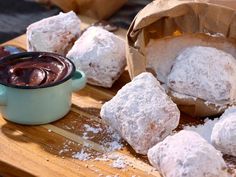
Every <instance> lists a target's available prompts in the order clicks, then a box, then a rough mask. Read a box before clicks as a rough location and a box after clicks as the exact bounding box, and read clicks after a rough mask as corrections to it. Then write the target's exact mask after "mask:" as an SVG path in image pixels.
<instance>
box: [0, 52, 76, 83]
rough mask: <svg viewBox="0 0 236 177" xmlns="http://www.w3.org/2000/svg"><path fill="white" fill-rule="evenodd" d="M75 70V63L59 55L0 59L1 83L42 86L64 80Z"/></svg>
mask: <svg viewBox="0 0 236 177" xmlns="http://www.w3.org/2000/svg"><path fill="white" fill-rule="evenodd" d="M72 71H73V65H72V64H71V63H70V62H69V61H67V60H66V59H64V58H63V57H61V56H59V55H53V54H46V53H45V54H39V55H36V56H35V55H34V56H28V57H20V58H13V59H8V58H4V59H2V60H0V83H2V84H5V85H8V84H10V85H15V86H30V87H41V86H46V85H51V84H54V83H57V82H60V81H62V80H63V79H65V78H66V77H67V76H68V75H70V74H71V72H72Z"/></svg>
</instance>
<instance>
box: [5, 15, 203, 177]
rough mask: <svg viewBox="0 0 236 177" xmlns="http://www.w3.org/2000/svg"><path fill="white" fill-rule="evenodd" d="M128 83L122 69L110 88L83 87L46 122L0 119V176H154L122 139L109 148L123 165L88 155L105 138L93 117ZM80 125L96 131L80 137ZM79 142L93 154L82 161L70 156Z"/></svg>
mask: <svg viewBox="0 0 236 177" xmlns="http://www.w3.org/2000/svg"><path fill="white" fill-rule="evenodd" d="M81 18H82V21H83V25H82V26H83V28H86V27H88V26H89V24H91V23H93V22H94V20H92V19H89V18H85V17H81ZM116 34H117V35H119V36H121V37H123V38H124V37H125V34H126V31H125V30H122V29H120V30H119V31H118V32H117V33H116ZM5 44H11V45H16V46H19V47H22V48H26V36H25V35H23V36H20V37H18V38H16V39H13V40H12V41H9V42H7V43H5ZM129 81H130V78H129V75H128V72H127V70H126V71H125V72H124V73H123V74H122V76H121V77H120V79H119V80H118V81H117V82H116V83H115V84H114V86H113V87H112V88H111V89H104V88H101V87H95V86H91V85H87V86H86V87H85V88H84V89H83V90H81V91H79V92H76V93H73V97H72V102H73V105H72V108H71V111H70V113H69V114H68V115H67V116H65V117H64V118H63V119H61V120H59V121H57V122H54V123H51V124H47V125H41V126H22V125H17V124H14V123H10V122H8V121H6V120H5V119H3V118H2V117H0V128H1V129H0V176H1V175H3V176H24V177H27V176H43V177H49V176H57V177H58V176H68V177H73V176H86V177H93V176H106V175H112V176H115V175H119V176H120V177H128V176H130V177H132V176H136V177H137V176H142V177H147V176H157V177H160V174H159V173H158V172H157V171H156V170H155V169H154V168H153V167H152V166H150V164H149V163H148V160H147V158H146V157H145V156H140V155H138V154H136V153H135V152H134V151H133V150H132V148H131V147H130V146H129V145H127V144H126V143H123V144H124V148H122V150H118V151H115V152H111V154H113V155H114V154H115V155H119V156H122V157H124V159H125V161H126V162H128V165H127V166H126V167H125V168H123V169H118V168H114V167H113V166H112V165H111V164H112V163H113V162H112V160H108V161H107V160H104V161H103V160H95V159H94V158H96V156H100V155H101V154H102V153H103V148H102V147H103V146H102V145H101V142H102V140H103V139H104V138H108V139H109V136H111V135H110V134H109V132H108V131H107V130H106V125H104V123H103V122H102V121H101V119H100V118H99V112H100V108H101V106H102V104H103V103H104V102H106V101H108V100H110V99H111V98H112V97H113V96H114V95H115V94H116V92H117V91H118V90H119V89H120V88H121V87H122V86H123V85H124V84H126V83H127V82H129ZM200 122H201V121H200V120H197V119H193V118H191V117H188V116H185V115H182V116H181V125H183V124H188V123H192V124H197V123H200ZM84 125H90V126H95V125H96V127H99V128H102V131H100V132H99V133H94V134H93V133H91V134H89V135H88V136H89V137H88V138H84V131H83V129H84ZM85 145H86V147H88V148H86V151H88V152H89V153H90V154H91V153H92V154H94V158H93V159H91V160H87V161H81V160H78V159H75V158H73V157H72V156H73V153H75V152H80V151H81V149H83V148H84V146H85ZM88 145H89V146H88Z"/></svg>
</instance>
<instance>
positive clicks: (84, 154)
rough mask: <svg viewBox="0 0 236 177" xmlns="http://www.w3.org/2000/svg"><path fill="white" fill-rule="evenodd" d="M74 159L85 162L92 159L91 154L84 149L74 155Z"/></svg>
mask: <svg viewBox="0 0 236 177" xmlns="http://www.w3.org/2000/svg"><path fill="white" fill-rule="evenodd" d="M72 157H73V158H75V159H78V160H82V161H85V160H89V159H91V153H87V152H85V150H84V149H82V150H81V151H80V152H76V153H74V154H73V155H72Z"/></svg>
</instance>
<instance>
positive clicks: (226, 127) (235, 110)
mask: <svg viewBox="0 0 236 177" xmlns="http://www.w3.org/2000/svg"><path fill="white" fill-rule="evenodd" d="M211 142H212V144H213V145H214V146H215V148H216V149H218V150H220V151H221V152H222V153H224V154H228V155H232V156H236V107H231V108H229V109H227V110H226V111H225V113H224V114H223V115H222V116H221V117H220V120H219V121H218V122H217V123H216V124H215V126H214V128H213V130H212V134H211Z"/></svg>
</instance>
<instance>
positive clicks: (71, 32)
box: [26, 11, 81, 55]
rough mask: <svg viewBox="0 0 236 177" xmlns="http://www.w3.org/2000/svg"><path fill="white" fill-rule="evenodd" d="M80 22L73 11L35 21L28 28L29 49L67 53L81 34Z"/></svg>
mask: <svg viewBox="0 0 236 177" xmlns="http://www.w3.org/2000/svg"><path fill="white" fill-rule="evenodd" d="M80 24H81V21H80V19H79V17H78V16H77V15H76V14H75V13H74V12H72V11H71V12H68V13H62V12H61V13H60V14H59V15H55V16H52V17H49V18H45V19H43V20H40V21H38V22H35V23H33V24H31V25H30V26H28V28H27V32H26V35H27V50H28V51H43V52H54V53H58V54H62V55H66V53H67V52H68V51H69V49H70V48H71V47H72V45H73V43H74V41H75V40H76V39H77V38H78V37H79V35H80Z"/></svg>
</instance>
